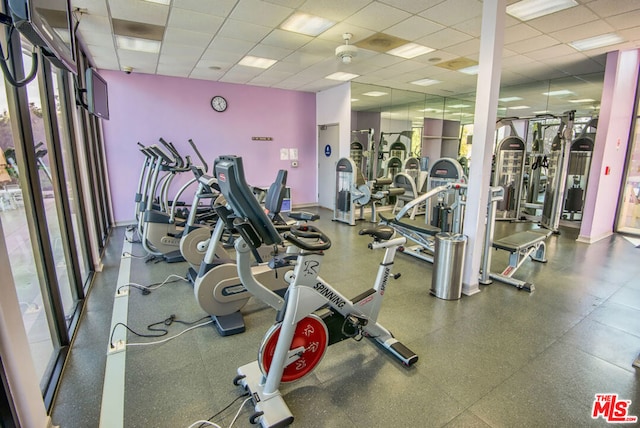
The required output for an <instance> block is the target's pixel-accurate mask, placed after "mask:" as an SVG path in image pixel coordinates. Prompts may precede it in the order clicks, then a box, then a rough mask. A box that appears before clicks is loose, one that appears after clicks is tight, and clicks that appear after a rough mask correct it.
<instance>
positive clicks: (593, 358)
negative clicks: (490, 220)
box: [52, 209, 640, 428]
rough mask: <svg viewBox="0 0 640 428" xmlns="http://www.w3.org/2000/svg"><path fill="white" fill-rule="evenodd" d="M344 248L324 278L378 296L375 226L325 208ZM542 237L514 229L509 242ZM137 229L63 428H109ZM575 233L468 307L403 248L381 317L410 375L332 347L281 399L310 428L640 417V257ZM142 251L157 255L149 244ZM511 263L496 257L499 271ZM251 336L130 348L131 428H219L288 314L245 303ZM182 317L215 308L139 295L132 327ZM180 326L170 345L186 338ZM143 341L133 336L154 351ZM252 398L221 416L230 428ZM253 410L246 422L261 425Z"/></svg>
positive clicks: (59, 403)
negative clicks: (248, 368)
mask: <svg viewBox="0 0 640 428" xmlns="http://www.w3.org/2000/svg"><path fill="white" fill-rule="evenodd" d="M319 212H320V215H321V220H320V222H319V223H318V225H319V226H320V228H321V229H323V231H325V233H326V234H328V235H329V236H330V237H331V239H332V240H333V246H332V248H331V249H330V250H329V251H328V252H327V253H326V256H325V260H324V264H323V265H322V268H321V273H320V274H321V276H322V277H323V278H325V279H326V280H327V281H329V282H330V283H331V284H332V285H334V286H335V287H336V288H337V289H339V290H340V291H341V292H343V293H344V294H345V295H348V296H351V295H352V296H355V295H357V294H359V293H361V292H362V291H364V290H366V289H367V288H369V286H370V285H371V284H372V283H373V280H374V278H375V269H376V267H377V264H378V263H379V261H380V259H381V257H382V253H381V252H377V251H373V252H372V251H371V250H368V249H367V243H368V238H367V237H363V236H359V235H358V234H357V232H358V230H359V229H360V227H361V225H358V226H356V227H350V226H348V225H345V224H342V223H337V222H332V221H331V218H332V213H331V212H330V211H328V210H323V209H321V210H319ZM531 227H533V226H532V225H531V224H527V223H517V224H511V223H505V222H502V223H499V224H498V226H497V230H496V238H499V237H501V236H504V235H507V234H510V233H512V232H514V231H516V230H523V229H527V228H531ZM123 236H124V231H123V230H122V229H118V230H117V231H116V233H115V234H114V235H113V236H112V238H111V240H110V244H109V248H108V251H107V254H106V257H105V270H104V272H102V273H100V274H98V275H97V278H96V280H95V283H94V284H93V288H92V290H91V293H90V295H89V298H88V301H87V308H86V312H85V314H84V316H83V319H82V321H81V325H80V330H79V332H78V336H77V338H76V340H75V342H74V346H73V349H72V351H71V356H70V359H69V362H68V364H67V366H66V368H65V372H64V375H63V379H62V383H61V385H60V388H59V392H58V394H57V398H56V402H55V406H54V409H53V413H52V416H53V422H54V423H55V424H57V425H60V426H61V427H63V428H67V427H79V428H80V427H82V428H86V427H97V426H98V425H99V415H100V406H101V400H102V384H103V376H104V372H105V360H106V349H107V343H108V338H109V334H110V331H109V328H110V323H111V311H112V307H113V295H114V293H115V289H116V278H117V273H118V267H119V262H120V255H121V251H122V242H123ZM576 237H577V230H576V229H570V228H563V229H562V234H561V235H559V236H556V235H554V236H551V237H550V238H549V239H548V241H547V244H548V245H547V257H548V259H549V262H548V263H546V264H539V263H532V262H528V263H526V264H525V265H524V266H523V267H522V268H521V269H520V270H519V271H518V272H517V274H516V276H517V277H518V278H521V279H525V280H528V281H531V282H534V283H535V286H536V291H535V292H534V293H532V294H529V293H526V292H523V291H518V290H517V289H515V288H514V287H511V286H508V285H504V284H501V283H497V282H495V283H494V284H492V285H489V286H482V292H481V293H479V294H477V295H474V296H471V297H465V296H463V297H462V299H460V300H457V301H444V300H440V299H437V298H435V297H433V296H431V295H430V294H429V289H430V284H431V265H429V264H427V263H425V262H422V261H419V260H417V259H414V258H411V257H409V256H407V255H402V254H399V255H398V256H397V257H396V265H395V268H394V272H400V273H401V274H402V276H401V278H400V279H398V280H396V281H392V282H391V283H390V285H389V286H388V288H387V293H386V296H385V302H384V304H383V307H382V312H381V315H380V321H381V323H382V324H383V325H384V326H385V327H387V328H388V329H389V330H391V331H392V332H393V333H394V335H395V336H396V337H397V338H398V339H400V340H401V341H402V342H403V343H404V344H405V345H407V346H408V347H409V348H411V349H412V350H413V351H415V352H416V353H417V354H418V355H419V357H420V360H419V361H418V363H417V364H415V365H414V366H413V367H411V368H409V369H407V368H404V367H402V366H401V365H400V364H398V363H397V362H396V361H395V360H394V359H392V358H391V357H390V356H389V355H387V354H385V353H384V352H382V351H380V350H379V349H378V348H377V347H375V346H373V345H372V344H371V343H368V342H367V341H362V342H359V343H356V342H354V341H351V340H348V341H345V342H341V343H339V344H337V345H334V346H332V347H330V348H329V349H328V350H327V353H326V355H325V357H324V359H323V360H322V362H321V363H320V365H319V367H318V368H317V369H316V370H315V371H314V372H312V373H311V374H310V375H309V376H307V377H306V378H304V379H303V380H301V381H298V382H295V383H292V384H287V385H286V386H283V388H282V392H283V394H284V397H285V400H286V401H287V403H288V405H289V407H290V409H291V411H292V412H293V414H294V416H295V422H294V426H299V427H332V428H333V427H431V426H433V427H439V426H447V427H458V426H460V427H481V426H491V427H516V426H517V427H529V426H530V427H544V426H549V427H551V426H553V427H560V426H562V427H573V426H575V427H584V426H605V425H607V424H606V422H605V421H604V420H603V419H602V418H599V419H597V420H593V419H592V418H591V414H592V407H593V403H594V399H595V395H596V394H599V393H615V394H618V397H619V399H625V400H631V404H630V407H629V412H628V413H629V415H636V416H640V382H639V381H638V372H637V369H635V368H633V367H632V363H633V361H634V359H635V358H636V357H637V356H638V353H639V352H640V280H639V279H638V278H640V263H639V261H640V249H637V248H635V247H634V246H633V245H632V244H631V243H630V242H628V241H627V240H625V239H624V238H623V237H622V236H612V237H610V238H607V239H604V240H602V241H600V242H597V243H595V244H591V245H586V244H581V243H577V242H575V238H576ZM134 253H138V254H140V253H142V248H141V247H140V246H139V244H136V245H134ZM506 263H507V254H506V253H505V252H501V251H496V252H494V257H493V267H494V270H499V269H500V268H502V267H504V266H505V265H506ZM185 271H186V265H185V264H171V265H169V264H164V263H159V264H145V263H144V262H143V261H141V260H134V261H133V264H132V270H131V281H132V282H137V283H141V284H149V283H152V282H157V281H162V280H163V279H164V278H165V277H166V276H167V275H168V274H170V273H178V274H180V275H183V274H184V273H185ZM243 313H244V315H245V317H244V318H245V322H246V325H247V331H246V332H245V333H243V334H240V335H236V336H230V337H221V336H219V335H218V333H217V331H216V330H215V328H214V327H212V326H210V325H209V326H205V327H201V328H198V329H195V330H193V331H191V332H188V333H186V334H184V335H182V336H180V337H179V338H177V339H174V340H172V341H169V342H167V343H165V344H161V345H153V346H146V347H129V348H128V349H127V354H126V382H125V390H124V391H123V392H122V393H123V394H124V403H125V409H124V421H123V426H124V427H185V428H186V427H188V426H189V425H190V424H192V423H193V422H195V421H197V420H201V419H207V418H209V417H211V416H212V415H214V414H215V413H217V412H218V411H220V410H222V409H223V408H224V407H225V406H226V405H227V404H229V403H231V402H232V401H233V400H234V399H236V398H237V397H238V396H239V395H240V394H241V393H242V391H241V390H240V388H239V387H236V386H234V385H233V384H232V382H231V380H232V379H233V377H234V376H235V373H236V369H237V367H238V366H241V365H243V364H246V363H248V362H250V361H252V360H255V359H256V354H257V350H258V346H259V344H260V341H261V339H262V336H263V334H264V333H265V332H266V330H267V329H268V328H269V326H270V325H271V324H272V322H273V319H274V315H275V312H274V311H273V310H272V309H271V308H269V307H267V306H266V305H264V304H262V303H260V302H258V301H257V300H256V299H251V300H250V302H249V303H248V304H247V305H246V306H245V308H244V309H243ZM170 315H175V317H176V319H179V320H184V321H194V320H197V319H199V318H201V317H202V316H204V315H205V314H204V312H203V311H202V310H201V309H200V308H199V306H198V305H197V303H196V302H195V299H194V296H193V289H192V287H191V286H190V285H189V284H187V283H183V282H177V283H172V284H168V285H166V286H164V287H162V288H160V289H158V290H156V291H154V292H152V293H151V294H149V295H142V294H141V293H140V292H138V291H137V290H133V291H132V292H131V294H130V295H129V313H128V322H127V323H128V325H129V326H130V327H131V328H133V329H134V330H136V331H139V332H143V331H145V329H146V326H147V325H148V324H151V323H154V322H157V321H163V320H165V319H166V318H168V317H169V316H170ZM184 328H185V327H184V326H180V325H178V324H175V323H174V324H172V325H171V326H169V327H168V329H169V335H173V334H176V333H178V332H179V331H181V330H182V329H184ZM153 340H154V339H151V338H137V337H135V336H134V335H132V334H129V336H128V341H129V343H131V342H144V341H153ZM240 403H241V401H237V402H236V403H234V404H233V405H232V406H231V407H230V408H229V409H228V410H226V411H223V412H222V413H221V414H220V415H219V416H218V417H216V418H214V419H213V421H214V422H216V423H218V424H219V425H220V426H225V427H226V426H229V424H230V423H231V421H232V419H233V417H234V415H235V413H236V412H237V411H238V408H239V406H240ZM252 412H253V409H252V406H250V405H249V404H246V405H245V406H244V407H243V409H242V412H241V414H240V416H239V418H238V420H237V421H236V422H235V424H234V427H248V426H250V424H249V421H248V416H249V415H250V414H251V413H252Z"/></svg>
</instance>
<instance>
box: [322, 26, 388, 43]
mask: <svg viewBox="0 0 640 428" xmlns="http://www.w3.org/2000/svg"><path fill="white" fill-rule="evenodd" d="M344 33H351V34H352V35H353V37H352V38H351V40H350V41H349V43H351V44H355V43H358V42H359V41H360V40H364V39H366V38H367V37H369V36H371V35H373V34H375V33H376V32H375V31H372V30H368V29H366V28H362V27H358V26H357V25H354V24H350V23H347V22H339V23H337V24H336V25H334V26H333V27H331V28H329V29H328V30H327V31H325V32H324V33H322V34H320V35H319V36H318V38H319V39H323V40H330V41H332V42H334V43H335V44H336V46H337V45H339V44H343V43H344V39H343V38H342V35H343V34H344Z"/></svg>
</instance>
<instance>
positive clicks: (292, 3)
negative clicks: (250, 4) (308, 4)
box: [265, 0, 306, 9]
mask: <svg viewBox="0 0 640 428" xmlns="http://www.w3.org/2000/svg"><path fill="white" fill-rule="evenodd" d="M265 1H266V2H267V3H273V4H278V5H280V6H284V7H290V8H292V9H296V8H298V7H300V6H302V5H303V4H304V2H305V1H306V0H265Z"/></svg>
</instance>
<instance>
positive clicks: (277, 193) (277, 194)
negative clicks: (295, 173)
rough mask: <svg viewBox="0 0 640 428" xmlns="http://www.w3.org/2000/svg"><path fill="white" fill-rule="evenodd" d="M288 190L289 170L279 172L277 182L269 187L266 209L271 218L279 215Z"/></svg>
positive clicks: (265, 203)
mask: <svg viewBox="0 0 640 428" xmlns="http://www.w3.org/2000/svg"><path fill="white" fill-rule="evenodd" d="M286 190H287V170H286V169H281V170H280V171H278V175H277V176H276V181H274V182H273V184H272V185H271V186H269V190H267V197H266V198H265V202H264V207H265V208H266V209H267V212H268V213H269V216H270V217H273V216H275V215H277V214H278V213H279V212H280V209H281V208H282V201H283V200H284V196H285V193H286Z"/></svg>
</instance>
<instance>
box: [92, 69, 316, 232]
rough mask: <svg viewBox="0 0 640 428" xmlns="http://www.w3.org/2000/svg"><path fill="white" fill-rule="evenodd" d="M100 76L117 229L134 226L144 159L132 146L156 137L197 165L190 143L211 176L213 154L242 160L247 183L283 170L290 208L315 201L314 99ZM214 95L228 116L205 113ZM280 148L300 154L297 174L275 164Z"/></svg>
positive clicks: (104, 73) (201, 83)
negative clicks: (106, 89) (104, 96)
mask: <svg viewBox="0 0 640 428" xmlns="http://www.w3.org/2000/svg"><path fill="white" fill-rule="evenodd" d="M100 74H101V76H103V77H104V78H105V80H106V81H107V83H108V86H109V110H110V120H107V121H104V122H103V124H104V137H105V147H106V155H107V165H108V169H109V184H110V187H111V197H112V200H113V210H114V216H115V220H116V222H117V223H125V222H130V221H132V220H133V212H134V211H133V198H134V194H135V192H136V187H137V183H138V176H139V173H140V167H141V164H142V160H143V156H142V154H141V153H140V152H139V151H138V149H137V145H136V142H138V141H139V142H141V143H142V144H145V145H149V144H154V143H156V142H157V141H158V138H159V137H163V138H164V139H165V140H167V141H172V142H173V143H174V144H175V145H176V147H177V148H178V150H179V151H180V152H181V153H184V154H191V155H192V158H193V159H194V161H196V163H199V162H197V157H196V156H195V154H193V153H192V151H191V148H190V146H189V144H188V143H187V140H188V139H189V138H191V139H193V140H194V142H195V143H196V144H197V145H198V148H199V149H200V151H201V152H202V154H203V156H204V157H205V159H206V160H207V162H208V163H209V167H210V172H211V168H212V164H213V160H214V159H215V158H216V157H217V156H219V155H223V154H233V155H238V156H242V157H243V161H244V165H245V170H246V174H247V181H248V182H249V184H253V185H262V186H268V185H269V184H270V183H271V182H272V181H273V180H274V178H275V176H276V173H277V171H278V170H279V169H287V170H288V171H289V176H288V185H289V186H290V187H291V192H292V202H293V204H309V203H315V202H316V193H315V189H316V160H315V156H316V139H317V136H316V97H315V94H313V93H308V92H297V91H287V90H280V89H272V88H263V87H257V86H248V85H237V84H230V83H220V82H211V81H206V80H195V79H184V78H177V77H166V76H155V75H148V74H131V75H126V74H125V73H122V72H115V71H102V72H101V73H100ZM214 95H222V96H224V97H225V98H226V99H227V102H228V104H229V107H228V109H227V111H225V112H224V113H217V112H215V111H214V110H213V109H212V108H211V105H210V100H211V98H212V97H213V96H214ZM251 137H272V138H273V141H252V140H251ZM281 148H287V149H289V148H297V149H298V158H299V167H298V168H291V165H290V164H291V162H290V161H283V160H280V149H281ZM189 178H190V177H189ZM191 197H192V193H191V194H190V195H189V197H188V199H189V200H190V198H191Z"/></svg>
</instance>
